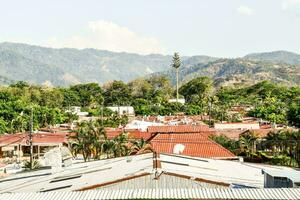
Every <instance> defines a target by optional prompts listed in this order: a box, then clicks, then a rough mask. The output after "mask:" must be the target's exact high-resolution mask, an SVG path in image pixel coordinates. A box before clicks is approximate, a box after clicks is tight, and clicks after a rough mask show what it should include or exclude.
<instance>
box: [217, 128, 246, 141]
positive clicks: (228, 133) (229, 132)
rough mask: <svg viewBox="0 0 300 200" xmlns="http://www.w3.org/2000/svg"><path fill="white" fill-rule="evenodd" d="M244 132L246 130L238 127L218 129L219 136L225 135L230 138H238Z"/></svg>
mask: <svg viewBox="0 0 300 200" xmlns="http://www.w3.org/2000/svg"><path fill="white" fill-rule="evenodd" d="M244 132H245V130H237V129H226V130H216V135H218V136H221V135H225V136H226V137H228V138H230V139H233V140H238V139H239V138H240V134H242V133H244Z"/></svg>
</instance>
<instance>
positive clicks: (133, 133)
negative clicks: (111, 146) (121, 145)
mask: <svg viewBox="0 0 300 200" xmlns="http://www.w3.org/2000/svg"><path fill="white" fill-rule="evenodd" d="M123 132H125V133H128V137H129V138H132V139H142V138H143V139H144V140H148V139H149V138H150V137H151V135H152V134H151V133H148V132H143V131H140V130H137V129H132V130H125V131H124V130H123V129H106V136H107V138H108V139H113V138H115V137H117V136H118V135H120V134H121V133H123Z"/></svg>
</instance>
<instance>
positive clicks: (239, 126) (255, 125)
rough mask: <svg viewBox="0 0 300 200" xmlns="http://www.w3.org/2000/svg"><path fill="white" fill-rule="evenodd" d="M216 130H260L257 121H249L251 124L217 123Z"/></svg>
mask: <svg viewBox="0 0 300 200" xmlns="http://www.w3.org/2000/svg"><path fill="white" fill-rule="evenodd" d="M214 128H215V129H216V130H226V129H239V130H247V129H259V128H260V126H259V123H258V122H257V121H252V122H251V121H249V122H221V123H215V124H214Z"/></svg>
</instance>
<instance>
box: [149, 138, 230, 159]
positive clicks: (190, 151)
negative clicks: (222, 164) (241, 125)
mask: <svg viewBox="0 0 300 200" xmlns="http://www.w3.org/2000/svg"><path fill="white" fill-rule="evenodd" d="M150 144H151V146H152V148H153V149H154V150H155V151H157V152H161V153H171V154H172V153H174V147H175V145H177V144H181V145H184V150H183V152H182V153H181V154H182V155H186V156H193V157H203V158H232V157H235V155H234V154H233V153H231V152H230V151H229V150H227V149H225V148H224V147H222V146H221V145H219V144H217V143H216V142H214V141H212V140H210V139H209V138H208V137H206V136H204V135H203V134H201V133H171V134H168V133H161V134H160V133H159V134H157V135H156V136H155V137H154V138H153V139H152V140H151V141H150Z"/></svg>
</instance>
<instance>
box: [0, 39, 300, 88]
mask: <svg viewBox="0 0 300 200" xmlns="http://www.w3.org/2000/svg"><path fill="white" fill-rule="evenodd" d="M181 59H182V67H181V68H180V77H181V80H182V81H183V82H184V81H188V80H190V79H191V78H194V77H197V76H204V75H205V76H209V77H212V78H213V79H214V80H215V82H216V83H218V84H231V83H240V82H241V83H243V82H249V81H250V82H251V81H258V80H266V79H267V80H271V81H274V82H280V83H283V84H286V85H299V84H300V55H298V54H295V53H292V52H287V51H276V52H267V53H254V54H249V55H246V56H245V57H242V58H236V59H226V58H216V57H210V56H191V57H187V56H184V57H182V58H181ZM171 61H172V56H171V55H160V54H150V55H139V54H132V53H125V52H121V53H116V52H110V51H104V50H96V49H83V50H78V49H70V48H62V49H53V48H46V47H40V46H33V45H28V44H19V43H7V42H5V43H0V83H1V84H10V83H13V82H15V81H19V80H23V81H27V82H29V83H34V84H46V85H54V86H67V85H72V84H78V83H87V82H98V83H102V84H103V83H106V82H108V81H112V80H123V81H125V82H128V81H130V80H133V79H135V78H137V77H144V76H149V75H157V74H164V75H167V76H169V77H170V78H171V80H172V81H173V82H174V70H173V69H171V67H170V65H171Z"/></svg>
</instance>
